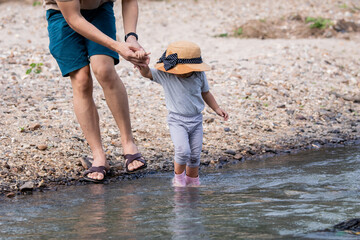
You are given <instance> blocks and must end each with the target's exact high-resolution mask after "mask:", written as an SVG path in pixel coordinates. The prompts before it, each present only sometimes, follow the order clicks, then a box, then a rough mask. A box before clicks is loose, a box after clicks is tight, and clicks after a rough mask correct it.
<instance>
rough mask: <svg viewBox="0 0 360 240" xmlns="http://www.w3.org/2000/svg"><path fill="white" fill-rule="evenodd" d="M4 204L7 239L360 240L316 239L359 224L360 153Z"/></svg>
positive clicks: (286, 159) (1, 216)
mask: <svg viewBox="0 0 360 240" xmlns="http://www.w3.org/2000/svg"><path fill="white" fill-rule="evenodd" d="M171 177H172V175H171V173H161V174H153V175H148V176H146V177H144V178H141V179H136V180H131V181H122V182H119V183H112V184H109V185H86V186H76V187H64V188H60V189H59V190H58V191H56V192H47V193H35V194H33V195H32V196H17V197H16V198H13V199H1V200H0V201H1V204H0V239H186V240H188V239H359V236H355V235H351V234H345V233H343V232H339V233H331V232H317V231H318V230H322V229H326V228H331V227H332V226H333V225H335V224H337V223H339V222H342V221H344V220H348V219H351V218H360V200H359V198H360V191H359V180H360V146H352V147H341V148H335V149H334V148H332V149H321V150H316V151H308V152H302V153H300V154H296V155H286V156H279V157H275V158H267V159H263V160H261V159H259V160H251V161H250V160H249V161H245V162H242V163H239V164H236V165H227V166H226V167H224V168H222V169H217V170H210V169H209V170H206V169H204V170H202V171H201V181H202V186H201V187H199V188H176V189H174V188H172V187H171V184H170V181H171Z"/></svg>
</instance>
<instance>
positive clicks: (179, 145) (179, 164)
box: [168, 113, 191, 186]
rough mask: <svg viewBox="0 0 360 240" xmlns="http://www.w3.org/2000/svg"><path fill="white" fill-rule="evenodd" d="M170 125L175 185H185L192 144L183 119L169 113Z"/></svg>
mask: <svg viewBox="0 0 360 240" xmlns="http://www.w3.org/2000/svg"><path fill="white" fill-rule="evenodd" d="M168 125H169V129H170V135H171V139H172V141H173V143H174V148H175V156H174V172H175V177H174V179H173V185H174V186H185V167H186V163H187V162H188V161H189V159H190V153H191V150H190V144H189V136H188V132H187V129H186V128H185V127H184V125H183V124H182V121H181V120H180V119H178V118H176V115H173V114H171V113H170V114H169V116H168Z"/></svg>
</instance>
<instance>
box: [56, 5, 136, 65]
mask: <svg viewBox="0 0 360 240" xmlns="http://www.w3.org/2000/svg"><path fill="white" fill-rule="evenodd" d="M57 5H58V7H59V9H60V11H61V13H62V14H63V16H64V18H65V20H66V22H67V23H68V24H69V26H70V27H71V28H72V29H73V30H74V31H75V32H77V33H79V34H80V35H82V36H84V37H85V38H87V39H89V40H91V41H94V42H96V43H98V44H101V45H103V46H105V47H107V48H109V49H111V50H113V51H116V52H117V53H119V54H120V55H121V56H122V57H123V58H124V59H126V60H127V61H130V62H131V63H133V64H135V65H141V64H142V63H143V60H141V59H138V58H137V56H136V54H135V53H134V52H135V51H138V50H140V49H139V48H138V47H137V46H136V45H133V44H131V43H121V42H118V41H115V40H113V39H112V38H111V37H109V36H107V35H105V34H104V33H102V32H101V31H100V30H99V29H97V28H96V27H95V26H94V25H92V24H91V23H90V22H88V21H87V20H86V19H85V18H84V17H83V16H82V15H81V13H80V1H79V0H73V1H66V2H61V1H57Z"/></svg>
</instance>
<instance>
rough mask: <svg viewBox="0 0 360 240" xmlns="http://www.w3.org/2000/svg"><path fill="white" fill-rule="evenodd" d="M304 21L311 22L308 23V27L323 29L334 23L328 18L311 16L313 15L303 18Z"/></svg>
mask: <svg viewBox="0 0 360 240" xmlns="http://www.w3.org/2000/svg"><path fill="white" fill-rule="evenodd" d="M305 22H306V23H310V22H311V23H312V24H311V25H310V28H311V29H313V28H318V29H325V28H328V27H330V26H332V25H333V24H334V23H333V22H332V21H331V20H330V19H326V18H321V17H319V18H313V17H307V18H306V19H305Z"/></svg>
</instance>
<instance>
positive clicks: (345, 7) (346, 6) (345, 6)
mask: <svg viewBox="0 0 360 240" xmlns="http://www.w3.org/2000/svg"><path fill="white" fill-rule="evenodd" d="M348 7H349V6H348V5H347V4H346V3H343V4H341V5H340V6H339V8H344V9H347V8H348Z"/></svg>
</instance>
